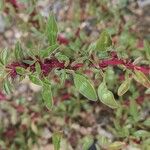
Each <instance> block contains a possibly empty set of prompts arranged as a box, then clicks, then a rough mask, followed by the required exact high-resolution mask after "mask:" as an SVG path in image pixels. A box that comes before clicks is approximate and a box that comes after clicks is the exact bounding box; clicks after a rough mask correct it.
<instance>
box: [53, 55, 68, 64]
mask: <svg viewBox="0 0 150 150" xmlns="http://www.w3.org/2000/svg"><path fill="white" fill-rule="evenodd" d="M55 57H56V58H57V59H58V60H60V61H65V66H68V64H69V58H68V57H67V56H66V55H63V54H61V53H60V52H58V53H56V54H55Z"/></svg>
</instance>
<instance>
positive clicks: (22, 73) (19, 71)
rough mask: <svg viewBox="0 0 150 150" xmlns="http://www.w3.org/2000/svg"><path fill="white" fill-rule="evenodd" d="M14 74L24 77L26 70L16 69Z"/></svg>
mask: <svg viewBox="0 0 150 150" xmlns="http://www.w3.org/2000/svg"><path fill="white" fill-rule="evenodd" d="M16 72H17V74H20V75H25V73H26V69H25V68H22V67H16Z"/></svg>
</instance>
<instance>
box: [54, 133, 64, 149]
mask: <svg viewBox="0 0 150 150" xmlns="http://www.w3.org/2000/svg"><path fill="white" fill-rule="evenodd" d="M61 137H62V133H60V132H55V133H54V134H53V136H52V141H53V144H54V150H59V149H60V142H61Z"/></svg>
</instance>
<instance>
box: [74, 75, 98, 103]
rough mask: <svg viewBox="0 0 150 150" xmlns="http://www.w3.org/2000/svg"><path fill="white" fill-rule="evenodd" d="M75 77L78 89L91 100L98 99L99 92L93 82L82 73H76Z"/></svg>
mask: <svg viewBox="0 0 150 150" xmlns="http://www.w3.org/2000/svg"><path fill="white" fill-rule="evenodd" d="M73 77H74V84H75V87H76V89H77V90H78V91H79V92H80V93H81V94H82V95H84V96H85V97H86V98H88V99H89V100H93V101H96V100H97V94H96V91H95V89H94V87H93V85H92V83H91V82H90V81H89V80H88V79H87V78H86V77H84V76H83V75H80V74H75V75H74V76H73Z"/></svg>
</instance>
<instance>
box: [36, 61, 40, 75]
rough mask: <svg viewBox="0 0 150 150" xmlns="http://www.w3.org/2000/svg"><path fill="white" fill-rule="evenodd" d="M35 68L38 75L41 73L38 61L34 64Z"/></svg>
mask: <svg viewBox="0 0 150 150" xmlns="http://www.w3.org/2000/svg"><path fill="white" fill-rule="evenodd" d="M35 70H36V73H37V74H38V75H40V74H41V65H40V64H39V63H38V62H36V64H35Z"/></svg>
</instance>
